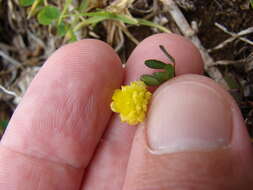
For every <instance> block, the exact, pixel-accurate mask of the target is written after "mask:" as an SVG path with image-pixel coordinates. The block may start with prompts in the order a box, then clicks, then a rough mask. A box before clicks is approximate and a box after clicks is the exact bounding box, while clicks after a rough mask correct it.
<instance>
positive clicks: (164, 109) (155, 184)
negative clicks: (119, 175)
mask: <svg viewBox="0 0 253 190" xmlns="http://www.w3.org/2000/svg"><path fill="white" fill-rule="evenodd" d="M252 159H253V151H252V147H251V145H250V141H249V137H248V134H247V131H246V127H245V124H244V122H243V118H242V116H241V113H240V110H239V108H238V106H237V105H236V102H235V101H234V100H233V98H232V97H231V96H230V95H229V94H228V93H227V92H226V91H225V90H224V89H223V88H222V87H220V86H219V85H218V84H217V83H215V82H214V81H212V80H211V79H209V78H207V77H203V76H200V75H182V76H179V77H176V78H174V79H172V80H170V81H168V82H166V83H164V84H163V85H162V86H161V87H159V89H158V90H157V91H156V92H155V94H154V95H153V100H152V102H151V105H150V108H149V113H148V116H147V120H146V121H145V123H143V126H139V128H138V129H137V132H136V136H135V138H134V141H133V144H132V152H131V155H130V159H129V164H128V170H127V177H126V180H125V185H124V188H123V189H140V190H142V189H143V190H144V189H147V188H148V187H152V188H153V189H170V188H171V189H173V188H174V189H177V188H178V189H203V188H206V189H252V186H253V183H252V179H253V177H252V175H251V173H252V172H251V171H252V168H253V164H252ZM147 166H148V167H147ZM206 184H208V185H206Z"/></svg>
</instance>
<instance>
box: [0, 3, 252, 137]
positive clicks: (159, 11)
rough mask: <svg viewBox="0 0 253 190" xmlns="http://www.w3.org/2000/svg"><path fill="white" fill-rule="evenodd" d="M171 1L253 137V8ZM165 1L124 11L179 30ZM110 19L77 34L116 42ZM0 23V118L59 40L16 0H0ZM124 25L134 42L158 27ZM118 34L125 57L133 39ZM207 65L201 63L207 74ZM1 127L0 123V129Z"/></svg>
mask: <svg viewBox="0 0 253 190" xmlns="http://www.w3.org/2000/svg"><path fill="white" fill-rule="evenodd" d="M110 2H112V1H108V2H107V4H110ZM176 3H177V6H178V7H179V8H180V11H181V12H182V13H183V16H184V17H185V19H186V20H187V21H188V23H189V24H190V25H191V27H192V29H193V30H194V31H195V34H194V35H196V36H197V37H198V38H199V40H200V41H201V44H202V46H203V47H204V49H205V51H206V52H208V54H209V55H210V57H211V58H212V59H213V60H214V64H213V65H211V67H212V68H215V69H216V70H218V72H220V73H221V74H222V79H224V81H226V83H227V85H228V87H229V89H228V91H229V92H230V93H231V94H232V95H233V96H234V97H235V98H236V100H237V102H238V104H239V106H240V108H241V111H242V113H243V116H244V119H245V123H246V124H247V127H248V131H249V133H250V135H251V136H253V28H252V27H253V8H251V7H250V2H249V0H204V1H203V0H176ZM165 6H166V5H164V4H163V3H162V2H158V1H152V0H137V1H134V2H133V4H132V5H131V6H130V7H129V8H128V10H129V11H130V13H131V15H132V16H133V17H135V18H146V19H148V20H150V21H153V22H158V23H159V24H162V25H163V26H165V27H167V28H168V29H170V30H171V31H172V32H175V33H180V34H182V35H184V34H183V32H182V31H180V27H178V26H177V24H176V22H175V19H174V18H173V16H171V14H170V13H169V11H167V10H166V9H165V8H164V7H165ZM110 24H111V23H110V22H104V23H100V24H97V26H96V27H94V28H92V29H88V30H89V33H88V34H87V35H86V36H82V37H96V38H97V36H98V37H99V39H102V40H104V41H107V42H109V43H110V44H111V45H112V46H113V47H116V46H117V43H118V42H117V40H111V39H109V37H108V36H110V34H109V32H108V25H110ZM0 26H1V27H0V84H1V85H2V86H3V87H5V88H6V89H8V90H9V91H11V92H14V93H15V95H11V94H8V93H5V92H4V91H3V90H0V122H2V121H7V120H9V119H10V117H11V115H12V113H13V111H14V110H15V108H16V106H17V105H18V103H19V101H20V97H22V95H23V94H24V92H25V90H26V89H27V86H28V84H29V83H30V81H31V80H32V78H33V77H34V75H35V74H36V73H37V71H38V70H39V68H40V67H41V66H42V65H43V63H44V61H45V60H46V58H47V57H48V56H49V55H50V54H51V53H52V52H53V51H54V50H55V49H56V48H58V47H59V46H61V45H62V44H63V43H65V42H64V41H63V40H62V39H61V38H59V37H57V36H55V35H54V32H53V31H51V33H49V34H48V28H47V27H42V26H40V25H39V24H38V23H36V20H35V19H33V18H32V19H27V15H26V10H25V9H24V8H21V7H20V6H18V3H17V1H16V0H8V1H7V0H0ZM127 29H128V31H129V32H130V33H131V35H132V36H133V37H134V38H136V39H137V40H138V41H141V40H143V39H144V38H145V37H147V36H149V35H152V34H153V33H157V32H159V31H158V30H155V29H153V28H150V27H147V26H129V27H128V28H127ZM247 29H248V30H247ZM90 30H91V31H90ZM245 30H246V31H245ZM92 32H94V33H95V34H96V35H93V34H92ZM243 32H244V33H243ZM188 37H189V36H188ZM123 38H124V39H125V41H124V43H123V45H121V47H120V48H119V49H118V52H119V54H120V56H121V58H122V60H123V61H125V60H126V59H127V57H128V56H129V54H130V52H131V51H132V49H133V48H134V47H135V46H136V44H135V43H134V42H133V40H127V39H128V37H127V36H126V34H124V35H123ZM189 38H191V37H189ZM228 39H229V40H228ZM211 67H209V68H206V75H207V76H209V73H210V72H209V69H210V68H211ZM210 77H211V78H214V77H213V76H210ZM214 79H215V78H214ZM0 128H1V126H0ZM3 132H4V129H3V128H2V130H0V134H3ZM0 136H1V135H0Z"/></svg>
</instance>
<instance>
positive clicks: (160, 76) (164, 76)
mask: <svg viewBox="0 0 253 190" xmlns="http://www.w3.org/2000/svg"><path fill="white" fill-rule="evenodd" d="M153 76H154V77H155V78H156V79H157V80H158V81H159V82H161V83H163V82H165V81H167V80H168V79H169V75H168V72H155V73H153Z"/></svg>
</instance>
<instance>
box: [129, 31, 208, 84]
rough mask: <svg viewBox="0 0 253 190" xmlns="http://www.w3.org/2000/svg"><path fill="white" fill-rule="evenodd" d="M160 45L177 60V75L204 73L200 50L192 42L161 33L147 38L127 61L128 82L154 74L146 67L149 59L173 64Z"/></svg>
mask: <svg viewBox="0 0 253 190" xmlns="http://www.w3.org/2000/svg"><path fill="white" fill-rule="evenodd" d="M160 45H163V46H164V47H165V48H166V50H167V51H168V53H169V54H170V55H171V56H172V57H174V58H175V61H176V65H175V66H176V74H177V75H182V74H187V73H193V74H202V73H203V70H204V69H203V68H204V67H203V65H204V63H203V60H202V58H201V55H200V52H199V50H198V49H197V48H196V47H195V45H194V44H193V43H192V42H191V41H189V40H188V39H186V38H184V37H182V36H180V35H177V34H166V33H161V34H155V35H152V36H150V37H148V38H146V39H145V40H143V41H142V42H141V43H140V44H139V45H138V46H137V47H136V49H135V50H134V51H133V53H132V54H131V56H130V57H129V60H128V61H127V75H128V76H127V80H129V81H131V80H136V78H137V77H138V76H140V74H143V73H145V74H146V73H151V72H152V69H148V68H145V67H144V61H145V60H147V59H158V60H161V61H164V62H165V63H171V62H170V61H169V60H168V58H167V57H166V56H165V55H164V53H163V52H162V51H161V49H160V48H159V46H160Z"/></svg>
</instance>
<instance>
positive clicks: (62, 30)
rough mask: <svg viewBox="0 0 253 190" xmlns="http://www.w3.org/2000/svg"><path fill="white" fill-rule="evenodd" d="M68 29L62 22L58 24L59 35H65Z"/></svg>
mask: <svg viewBox="0 0 253 190" xmlns="http://www.w3.org/2000/svg"><path fill="white" fill-rule="evenodd" d="M67 31H68V27H67V26H66V25H65V24H64V23H63V22H61V23H60V24H59V25H57V35H58V36H61V37H62V36H65V35H66V33H67Z"/></svg>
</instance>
